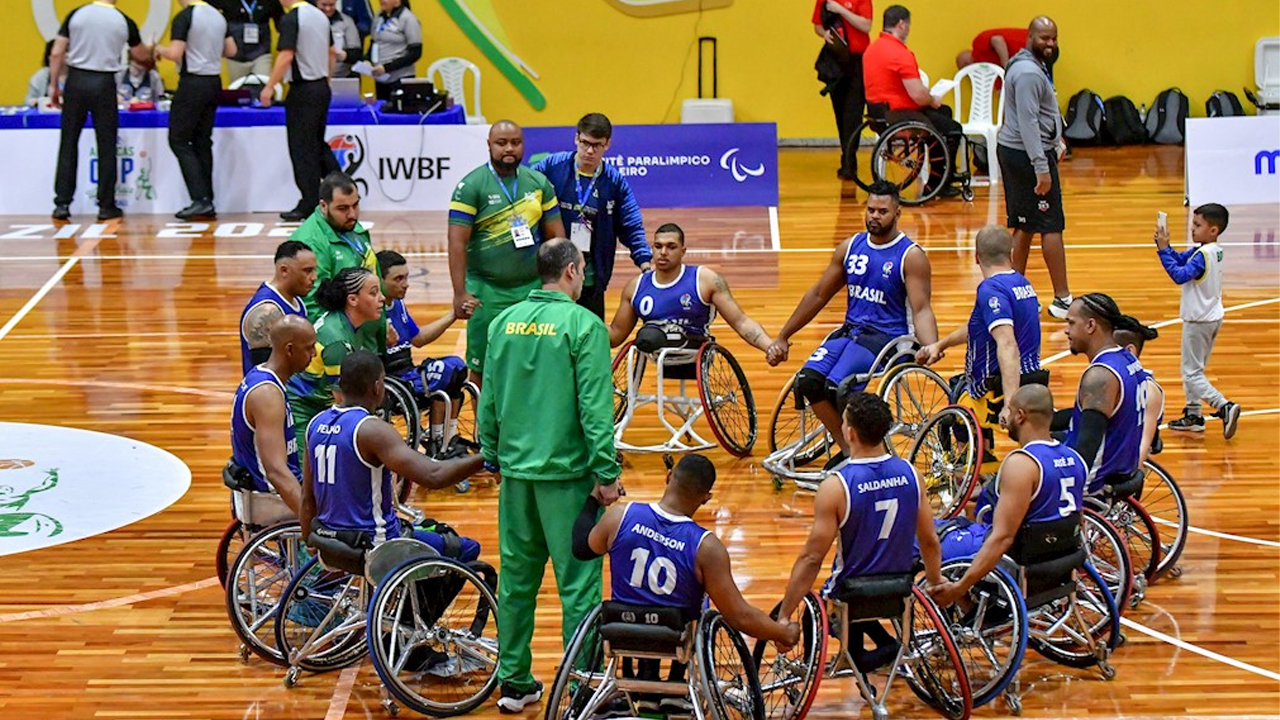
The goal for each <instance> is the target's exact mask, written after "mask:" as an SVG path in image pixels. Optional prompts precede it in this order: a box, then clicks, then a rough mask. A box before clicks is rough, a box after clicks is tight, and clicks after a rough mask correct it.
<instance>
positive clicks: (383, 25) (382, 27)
mask: <svg viewBox="0 0 1280 720" xmlns="http://www.w3.org/2000/svg"><path fill="white" fill-rule="evenodd" d="M393 19H394V18H390V17H385V16H384V17H382V19H381V21H380V22H379V23H378V29H377V30H374V31H373V34H374V35H381V34H382V33H384V32H386V30H387V27H389V26H390V25H391V21H392V20H393Z"/></svg>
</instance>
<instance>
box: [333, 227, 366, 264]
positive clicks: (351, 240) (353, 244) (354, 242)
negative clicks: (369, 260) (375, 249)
mask: <svg viewBox="0 0 1280 720" xmlns="http://www.w3.org/2000/svg"><path fill="white" fill-rule="evenodd" d="M338 237H340V238H342V241H343V242H345V243H346V244H347V246H348V247H350V248H351V249H352V250H354V251H355V252H356V255H358V256H359V257H360V259H361V260H363V259H364V253H365V248H364V243H362V242H360V238H358V237H356V235H355V233H352V234H350V235H348V234H347V233H338Z"/></svg>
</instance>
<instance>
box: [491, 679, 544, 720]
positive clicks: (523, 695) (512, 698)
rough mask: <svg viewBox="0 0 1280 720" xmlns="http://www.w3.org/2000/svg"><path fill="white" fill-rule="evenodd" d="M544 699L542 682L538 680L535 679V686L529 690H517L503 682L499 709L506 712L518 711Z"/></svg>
mask: <svg viewBox="0 0 1280 720" xmlns="http://www.w3.org/2000/svg"><path fill="white" fill-rule="evenodd" d="M541 699H542V683H540V682H538V681H537V680H534V681H533V687H532V688H531V689H529V690H523V691H522V690H517V689H515V688H513V687H511V686H510V685H508V684H506V683H503V684H502V697H500V698H498V711H499V712H504V713H518V712H521V711H523V710H524V709H525V708H526V707H529V706H530V705H532V704H534V703H536V702H538V701H539V700H541Z"/></svg>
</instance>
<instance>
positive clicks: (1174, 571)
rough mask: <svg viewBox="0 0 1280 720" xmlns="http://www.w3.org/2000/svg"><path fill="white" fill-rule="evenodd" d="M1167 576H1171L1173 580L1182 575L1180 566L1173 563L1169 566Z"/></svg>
mask: <svg viewBox="0 0 1280 720" xmlns="http://www.w3.org/2000/svg"><path fill="white" fill-rule="evenodd" d="M1169 577H1171V578H1173V579H1174V580H1177V579H1178V578H1180V577H1182V566H1181V565H1174V566H1173V567H1172V568H1170V569H1169Z"/></svg>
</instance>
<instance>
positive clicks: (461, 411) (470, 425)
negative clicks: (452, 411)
mask: <svg viewBox="0 0 1280 720" xmlns="http://www.w3.org/2000/svg"><path fill="white" fill-rule="evenodd" d="M479 408H480V389H479V388H477V387H476V384H475V383H473V382H471V381H470V380H467V381H466V382H464V383H462V407H460V408H458V434H457V435H456V436H455V437H457V438H458V439H460V440H465V441H467V442H470V443H474V444H475V445H476V447H479V446H480V422H479V420H478V418H477V415H476V413H477V412H478V410H479Z"/></svg>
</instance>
